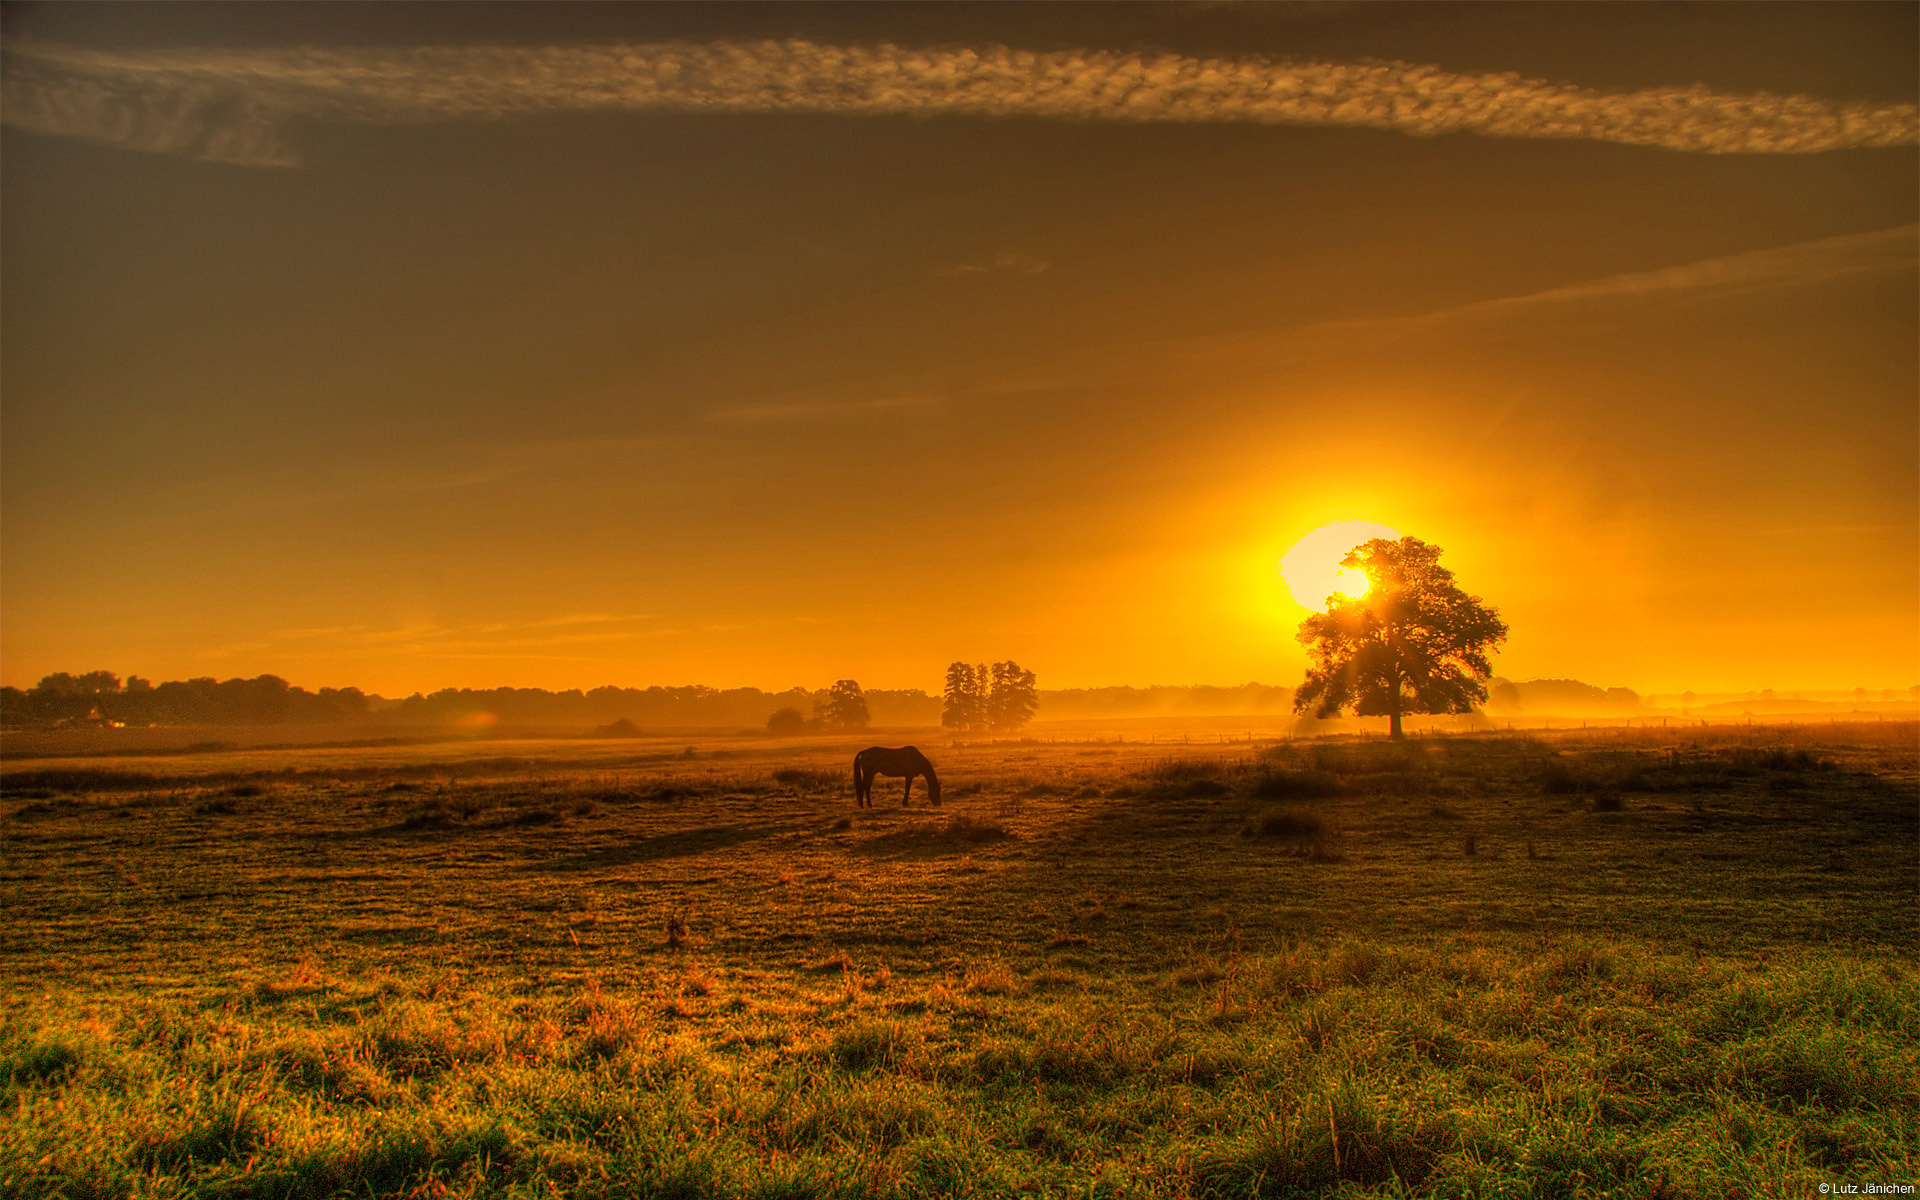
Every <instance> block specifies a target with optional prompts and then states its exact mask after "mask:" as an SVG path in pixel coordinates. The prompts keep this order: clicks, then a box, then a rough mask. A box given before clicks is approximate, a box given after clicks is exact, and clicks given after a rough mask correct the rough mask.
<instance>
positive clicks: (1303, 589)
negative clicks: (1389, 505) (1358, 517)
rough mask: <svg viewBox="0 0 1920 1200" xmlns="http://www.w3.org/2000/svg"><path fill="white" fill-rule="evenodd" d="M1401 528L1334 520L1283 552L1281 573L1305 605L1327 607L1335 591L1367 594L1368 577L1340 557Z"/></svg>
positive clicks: (1295, 599) (1346, 593) (1347, 593)
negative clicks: (1342, 564)
mask: <svg viewBox="0 0 1920 1200" xmlns="http://www.w3.org/2000/svg"><path fill="white" fill-rule="evenodd" d="M1399 536H1400V532H1399V531H1398V530H1396V529H1393V528H1390V527H1388V526H1386V525H1382V524H1380V522H1378V521H1333V522H1330V523H1328V524H1326V525H1322V526H1321V527H1320V528H1318V529H1316V530H1314V531H1313V532H1312V533H1309V534H1308V535H1306V536H1305V537H1303V538H1301V539H1300V540H1299V541H1297V542H1295V543H1294V544H1293V548H1292V549H1290V550H1288V551H1287V552H1286V553H1285V554H1283V555H1281V556H1280V574H1281V577H1282V578H1284V579H1285V580H1286V581H1287V590H1288V591H1289V592H1291V593H1293V599H1294V602H1295V603H1296V604H1298V605H1300V607H1302V608H1314V609H1319V608H1325V607H1326V606H1327V600H1328V599H1329V598H1330V597H1332V596H1333V595H1334V594H1336V593H1339V594H1344V595H1348V596H1364V595H1366V594H1367V588H1368V587H1369V586H1370V585H1369V584H1368V583H1367V577H1366V576H1365V575H1363V574H1361V573H1360V572H1359V571H1356V570H1354V569H1353V568H1351V567H1343V566H1341V565H1340V560H1341V559H1343V558H1345V557H1346V556H1347V551H1349V550H1351V549H1353V548H1354V547H1355V546H1358V545H1359V544H1360V543H1362V542H1365V541H1370V540H1371V539H1373V538H1397V537H1399Z"/></svg>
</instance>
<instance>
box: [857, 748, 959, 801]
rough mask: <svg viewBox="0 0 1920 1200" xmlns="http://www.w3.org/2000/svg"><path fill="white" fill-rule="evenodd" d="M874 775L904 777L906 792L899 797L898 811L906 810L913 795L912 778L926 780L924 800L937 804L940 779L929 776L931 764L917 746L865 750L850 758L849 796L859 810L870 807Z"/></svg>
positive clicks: (932, 774)
mask: <svg viewBox="0 0 1920 1200" xmlns="http://www.w3.org/2000/svg"><path fill="white" fill-rule="evenodd" d="M875 775H904V776H906V777H907V789H906V791H904V792H901V793H900V807H901V808H905V807H907V800H908V798H909V797H911V796H912V795H913V777H914V776H915V775H925V776H926V777H927V797H928V798H929V799H931V800H932V801H933V802H934V803H935V804H938V803H940V777H939V776H938V775H935V774H934V773H933V764H932V763H930V762H928V761H927V756H926V755H924V754H922V753H920V749H919V747H917V746H902V747H900V748H899V749H898V750H893V749H889V748H888V747H886V746H868V747H867V748H866V749H865V750H862V751H861V752H860V753H858V754H856V755H854V756H853V794H854V798H855V799H856V800H858V801H859V804H860V807H861V808H872V807H873V777H874V776H875Z"/></svg>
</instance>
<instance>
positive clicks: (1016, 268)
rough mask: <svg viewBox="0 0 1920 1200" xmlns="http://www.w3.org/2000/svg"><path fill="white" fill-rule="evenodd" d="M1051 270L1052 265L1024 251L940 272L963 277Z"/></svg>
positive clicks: (1036, 273)
mask: <svg viewBox="0 0 1920 1200" xmlns="http://www.w3.org/2000/svg"><path fill="white" fill-rule="evenodd" d="M1052 268H1053V264H1052V263H1050V262H1048V261H1047V260H1046V259H1044V258H1041V257H1040V256H1039V255H1037V254H1028V253H1027V252H1026V251H1024V250H1008V251H1005V252H1003V253H1000V254H996V255H994V256H993V257H992V258H986V259H981V260H979V261H976V262H965V263H961V264H960V265H959V266H957V267H948V268H947V269H946V270H944V271H942V272H940V274H942V275H946V276H949V277H958V276H963V275H1023V276H1033V275H1044V274H1046V273H1047V272H1048V271H1049V270H1051V269H1052Z"/></svg>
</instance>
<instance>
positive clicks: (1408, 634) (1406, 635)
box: [1293, 537, 1507, 738]
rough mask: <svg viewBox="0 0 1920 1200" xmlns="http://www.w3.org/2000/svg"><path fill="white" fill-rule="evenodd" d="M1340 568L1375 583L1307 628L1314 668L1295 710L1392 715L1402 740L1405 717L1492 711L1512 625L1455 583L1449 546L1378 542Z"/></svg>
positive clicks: (1336, 601)
mask: <svg viewBox="0 0 1920 1200" xmlns="http://www.w3.org/2000/svg"><path fill="white" fill-rule="evenodd" d="M1340 565H1341V566H1343V567H1357V568H1359V569H1360V570H1361V571H1362V572H1363V573H1364V574H1365V575H1366V577H1367V582H1368V585H1369V586H1368V589H1367V594H1366V595H1364V596H1359V597H1353V596H1335V597H1333V598H1332V599H1331V601H1330V602H1329V605H1328V608H1327V611H1326V612H1323V613H1314V614H1313V615H1312V616H1310V617H1308V618H1307V619H1306V620H1304V621H1302V622H1300V641H1301V642H1302V643H1304V644H1305V645H1306V647H1307V652H1308V654H1309V655H1310V656H1311V657H1312V660H1313V661H1312V664H1311V665H1310V666H1309V667H1308V668H1307V680H1306V682H1305V683H1303V684H1301V685H1300V690H1299V691H1298V692H1296V693H1294V697H1293V707H1294V711H1295V712H1306V711H1307V710H1308V709H1309V708H1311V709H1313V710H1314V715H1315V716H1319V717H1331V716H1333V715H1335V714H1336V713H1339V712H1342V711H1345V710H1348V709H1351V710H1352V711H1353V712H1355V713H1357V714H1358V715H1360V716H1363V717H1380V716H1384V717H1388V718H1390V719H1391V725H1392V730H1393V736H1394V737H1396V738H1399V737H1405V736H1406V734H1405V733H1404V732H1403V731H1402V729H1401V727H1400V718H1401V716H1402V714H1404V713H1464V712H1472V711H1473V708H1474V705H1476V704H1482V703H1485V701H1486V699H1487V682H1486V681H1487V680H1488V678H1489V677H1491V676H1492V674H1493V664H1492V663H1491V662H1489V661H1488V659H1487V654H1488V652H1489V651H1491V650H1494V649H1496V648H1497V647H1499V645H1500V644H1501V643H1502V642H1504V641H1505V640H1506V637H1507V626H1506V623H1505V622H1503V621H1501V620H1500V614H1499V613H1498V612H1497V611H1495V610H1494V609H1493V608H1491V607H1489V606H1488V605H1487V604H1486V603H1485V602H1484V601H1482V600H1481V599H1480V598H1479V597H1478V596H1469V595H1468V594H1467V593H1466V592H1464V591H1461V590H1460V587H1459V585H1458V584H1456V583H1454V581H1453V572H1451V571H1449V570H1447V569H1446V568H1445V567H1443V566H1441V565H1440V547H1438V546H1429V545H1428V544H1427V543H1425V542H1423V541H1421V540H1420V539H1419V538H1411V537H1403V538H1401V539H1400V540H1399V541H1397V542H1396V541H1392V540H1390V539H1388V538H1375V539H1373V540H1372V541H1370V542H1367V543H1366V544H1365V545H1361V546H1356V547H1355V548H1354V549H1353V550H1352V551H1350V552H1349V553H1348V554H1347V556H1346V557H1345V558H1344V559H1342V560H1341V563H1340Z"/></svg>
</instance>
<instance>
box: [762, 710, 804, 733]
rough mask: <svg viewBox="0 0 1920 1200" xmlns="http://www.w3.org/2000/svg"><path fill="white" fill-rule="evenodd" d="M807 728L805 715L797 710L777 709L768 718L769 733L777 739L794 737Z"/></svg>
mask: <svg viewBox="0 0 1920 1200" xmlns="http://www.w3.org/2000/svg"><path fill="white" fill-rule="evenodd" d="M806 728H807V718H806V716H805V714H803V713H801V711H800V710H799V709H797V708H779V709H775V710H774V713H773V715H772V716H770V717H768V718H767V732H768V733H770V734H772V735H773V736H775V737H793V736H794V735H795V734H798V733H801V732H804V731H805V730H806Z"/></svg>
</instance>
